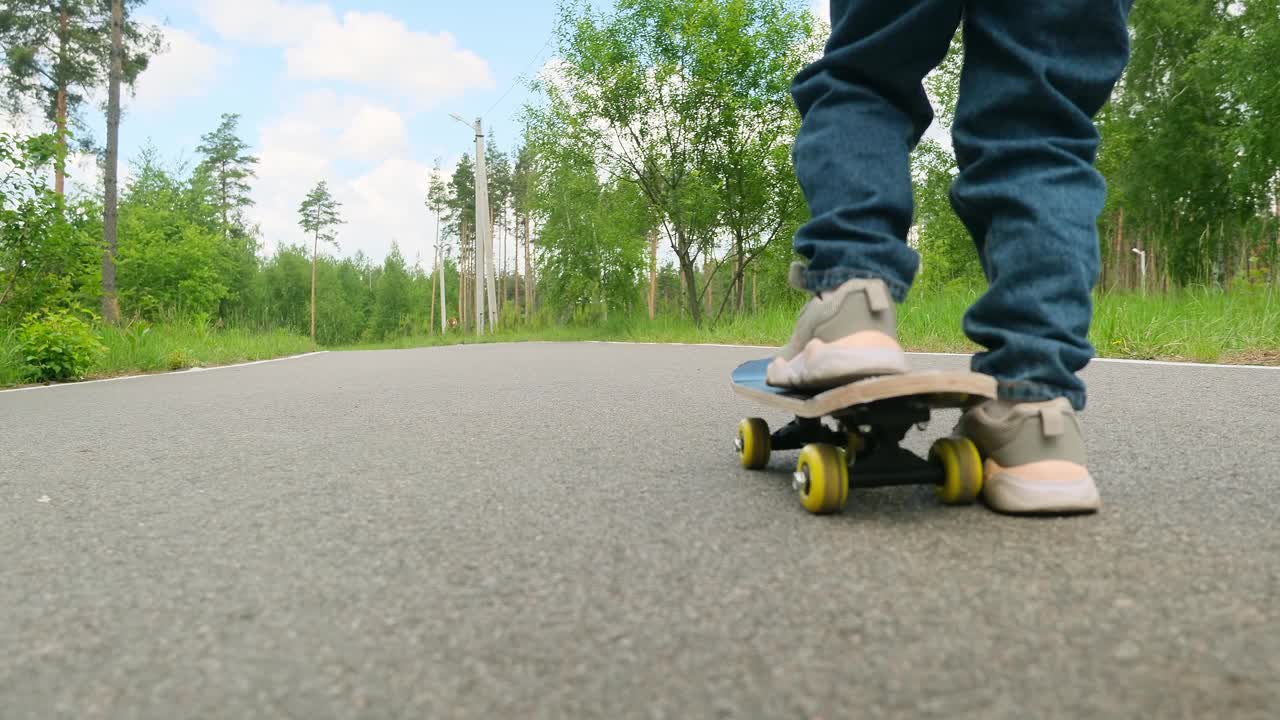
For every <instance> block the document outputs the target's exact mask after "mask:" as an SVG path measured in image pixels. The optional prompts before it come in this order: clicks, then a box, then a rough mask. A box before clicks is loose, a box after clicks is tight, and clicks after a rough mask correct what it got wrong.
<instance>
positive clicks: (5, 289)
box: [0, 133, 97, 324]
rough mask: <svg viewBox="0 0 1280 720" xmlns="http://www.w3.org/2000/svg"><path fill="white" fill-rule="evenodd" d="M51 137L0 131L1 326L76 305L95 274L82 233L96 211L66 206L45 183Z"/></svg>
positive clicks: (52, 151)
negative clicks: (0, 171) (18, 134)
mask: <svg viewBox="0 0 1280 720" xmlns="http://www.w3.org/2000/svg"><path fill="white" fill-rule="evenodd" d="M56 155H57V145H56V143H55V141H54V138H53V136H51V135H39V136H34V137H21V136H17V135H13V134H9V133H0V166H2V167H5V168H6V171H5V172H4V173H0V324H3V323H5V322H9V323H13V322H16V321H17V320H18V319H19V318H22V317H25V316H26V315H28V314H30V313H33V312H38V311H39V310H41V309H43V308H58V307H66V306H68V305H70V304H72V303H74V302H76V301H77V299H78V298H79V295H80V293H81V291H82V290H83V289H84V287H85V286H86V285H89V284H91V282H92V274H93V273H94V272H95V260H96V256H95V251H96V247H97V246H96V243H94V241H93V239H92V236H91V235H90V234H89V233H88V232H86V231H85V228H86V227H89V226H91V225H92V221H91V220H90V219H89V218H90V217H92V216H93V215H94V212H95V211H96V208H94V207H93V206H92V205H89V204H85V203H74V204H72V205H70V206H67V205H64V203H63V202H62V201H61V200H60V199H59V198H58V197H57V196H56V195H55V194H54V193H53V192H52V191H51V190H50V189H49V188H48V186H47V185H46V179H45V178H46V176H45V173H46V171H47V170H48V168H49V167H50V166H51V164H52V162H53V158H54V157H55V156H56Z"/></svg>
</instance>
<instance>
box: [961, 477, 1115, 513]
mask: <svg viewBox="0 0 1280 720" xmlns="http://www.w3.org/2000/svg"><path fill="white" fill-rule="evenodd" d="M982 497H983V500H984V501H985V502H986V504H987V505H988V506H989V507H990V508H991V509H992V510H995V511H997V512H1002V513H1008V514H1010V515H1073V514H1080V513H1091V512H1096V511H1097V510H1098V509H1099V508H1101V507H1102V498H1101V497H1100V496H1099V495H1098V486H1097V485H1096V484H1095V483H1094V481H1093V478H1092V477H1086V478H1084V479H1082V480H1071V481H1065V482H1054V481H1044V480H1023V479H1021V478H1017V477H1014V476H1011V475H1008V474H1006V473H996V474H995V475H994V476H992V477H991V478H989V479H988V480H987V482H986V485H985V487H983V490H982Z"/></svg>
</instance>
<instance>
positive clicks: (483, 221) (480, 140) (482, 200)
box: [449, 113, 498, 335]
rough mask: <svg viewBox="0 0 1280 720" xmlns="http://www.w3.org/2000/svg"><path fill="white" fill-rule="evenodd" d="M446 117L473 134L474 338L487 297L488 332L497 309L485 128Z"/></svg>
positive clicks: (478, 120) (481, 324) (481, 329)
mask: <svg viewBox="0 0 1280 720" xmlns="http://www.w3.org/2000/svg"><path fill="white" fill-rule="evenodd" d="M449 116H450V117H452V118H453V119H454V120H457V121H458V122H460V123H462V124H463V125H466V126H467V127H470V128H473V129H474V130H475V134H476V226H475V245H474V246H473V247H472V253H471V256H472V261H473V267H474V268H475V289H476V294H475V312H476V335H483V334H484V318H485V313H484V306H485V299H486V296H487V299H488V301H489V328H490V329H491V330H492V329H494V328H496V327H497V325H498V309H497V308H496V307H495V305H496V304H497V298H495V297H494V284H495V281H496V278H495V277H494V267H493V238H492V237H491V232H490V227H489V177H488V173H487V172H486V171H485V162H484V126H483V125H482V124H481V118H476V122H475V125H474V126H473V125H471V124H470V123H468V122H467V121H466V120H463V119H462V118H461V117H460V116H458V115H456V114H454V113H450V114H449Z"/></svg>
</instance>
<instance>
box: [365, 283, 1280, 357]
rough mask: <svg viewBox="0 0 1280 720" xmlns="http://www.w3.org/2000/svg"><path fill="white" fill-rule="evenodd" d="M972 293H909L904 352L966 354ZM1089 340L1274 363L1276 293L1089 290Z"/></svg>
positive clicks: (755, 326)
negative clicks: (1091, 300) (1091, 299)
mask: <svg viewBox="0 0 1280 720" xmlns="http://www.w3.org/2000/svg"><path fill="white" fill-rule="evenodd" d="M979 292H980V291H979V290H977V289H971V288H955V287H951V288H945V289H938V290H922V291H915V292H913V293H912V295H911V297H910V298H909V299H908V300H907V303H906V304H905V305H903V306H902V307H901V308H900V309H899V313H898V334H899V338H900V340H901V341H902V344H903V345H904V346H905V347H907V348H908V349H909V350H914V351H922V352H974V351H976V350H978V349H980V348H979V347H978V346H977V345H975V344H974V343H972V342H971V341H970V340H969V339H968V338H967V337H965V335H964V331H963V328H962V321H963V318H964V313H965V311H966V310H967V309H968V308H969V307H970V305H972V304H973V302H974V301H976V300H977V299H978V296H979ZM799 309H800V304H799V303H798V302H797V303H795V304H791V305H787V306H780V307H773V308H766V309H762V310H760V311H759V312H757V313H754V314H744V315H736V316H733V317H730V318H728V319H725V320H721V321H720V322H717V323H714V324H713V323H707V324H705V325H704V326H703V327H701V328H699V327H695V326H694V324H693V322H692V321H691V320H689V319H688V318H681V317H659V318H657V319H655V320H652V321H651V320H649V319H648V318H630V319H614V320H612V321H610V322H606V323H599V324H596V325H590V326H567V327H555V328H547V329H543V330H529V329H517V330H502V331H500V332H498V333H494V334H490V335H485V336H482V337H479V338H477V337H476V336H475V335H474V333H470V334H464V333H460V332H457V331H452V332H451V333H450V334H449V335H447V336H445V337H443V338H442V337H440V336H439V335H427V336H414V337H403V338H398V339H396V340H392V341H388V342H384V343H379V344H374V345H369V344H365V345H358V346H351V347H349V348H346V349H356V348H360V349H371V348H410V347H424V346H432V345H441V344H452V343H475V342H520V341H526V340H547V341H574V340H616V341H631V342H658V343H727V344H740V345H761V346H768V347H776V346H779V345H782V344H784V343H786V342H787V339H788V338H789V337H790V335H791V331H792V328H793V327H794V325H795V321H796V317H797V314H798V312H799ZM1090 340H1091V341H1092V343H1093V344H1094V346H1095V347H1096V348H1097V351H1098V355H1099V356H1100V357H1116V358H1141V359H1162V360H1185V361H1197V362H1257V363H1267V364H1280V293H1277V292H1276V290H1275V289H1274V288H1267V287H1263V286H1254V287H1248V286H1244V287H1237V288H1236V289H1233V290H1232V291H1230V292H1224V291H1222V290H1217V289H1207V288H1193V289H1186V290H1178V291H1174V292H1170V293H1168V294H1163V295H1150V296H1144V295H1140V294H1137V293H1109V294H1099V295H1098V296H1097V297H1096V298H1095V311H1094V319H1093V323H1092V326H1091V331H1090Z"/></svg>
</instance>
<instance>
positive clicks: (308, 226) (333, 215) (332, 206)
mask: <svg viewBox="0 0 1280 720" xmlns="http://www.w3.org/2000/svg"><path fill="white" fill-rule="evenodd" d="M341 207H342V203H340V202H338V201H337V200H335V199H333V195H332V194H330V192H329V184H328V183H327V182H325V181H323V180H321V181H320V182H318V183H316V186H315V187H314V188H312V189H311V191H310V192H308V193H307V197H306V199H304V200H303V201H302V204H301V205H299V206H298V226H299V227H301V228H302V229H303V230H304V231H306V232H307V233H308V234H309V235H311V236H312V237H313V239H314V240H315V243H316V246H317V247H318V246H319V244H320V243H321V242H323V243H325V244H327V245H332V246H333V247H334V248H337V247H338V238H337V235H336V234H335V233H334V228H336V227H337V226H339V225H341V224H343V223H344V222H345V221H344V220H343V219H342V215H341V214H340V213H339V212H338V210H339V208H341Z"/></svg>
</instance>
